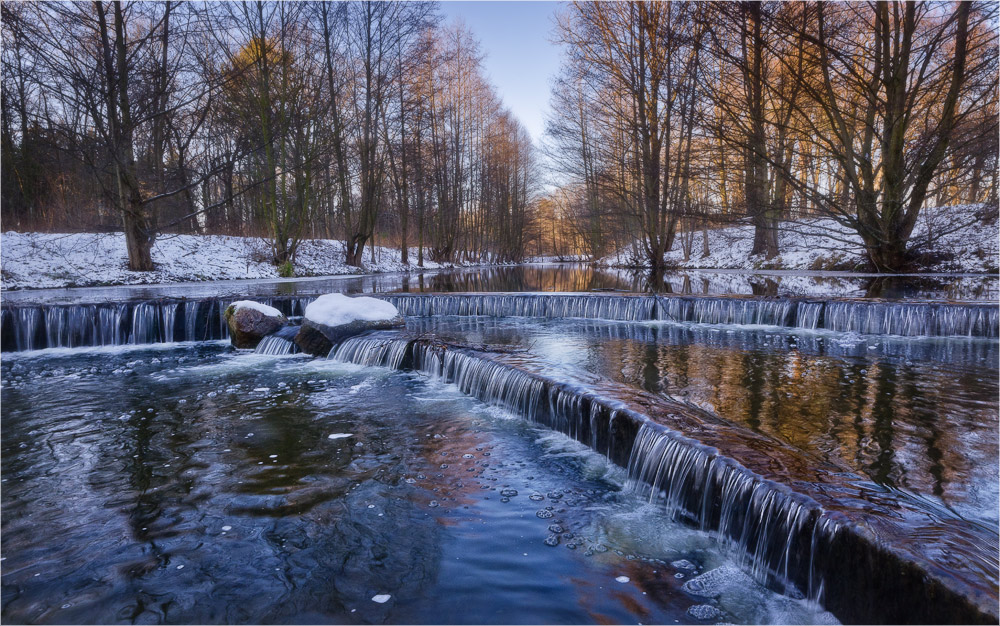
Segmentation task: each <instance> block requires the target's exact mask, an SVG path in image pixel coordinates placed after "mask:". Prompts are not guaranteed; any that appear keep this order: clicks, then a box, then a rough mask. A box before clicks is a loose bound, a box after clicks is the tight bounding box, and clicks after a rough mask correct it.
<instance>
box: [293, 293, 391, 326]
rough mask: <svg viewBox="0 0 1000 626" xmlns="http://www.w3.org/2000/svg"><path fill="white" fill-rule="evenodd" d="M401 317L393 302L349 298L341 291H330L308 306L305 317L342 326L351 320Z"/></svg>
mask: <svg viewBox="0 0 1000 626" xmlns="http://www.w3.org/2000/svg"><path fill="white" fill-rule="evenodd" d="M396 317H399V311H398V310H396V307H394V306H393V305H392V304H390V303H388V302H386V301H385V300H379V299H378V298H367V297H364V296H361V297H357V298H348V297H347V296H345V295H344V294H341V293H328V294H326V295H325V296H320V297H318V298H316V300H314V301H313V302H311V303H310V304H309V305H308V306H307V307H306V315H305V318H306V319H307V320H309V321H310V322H314V323H316V324H322V325H324V326H341V325H343V324H349V323H351V322H357V321H362V322H380V321H388V320H392V319H394V318H396Z"/></svg>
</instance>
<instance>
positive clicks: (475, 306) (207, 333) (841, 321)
mask: <svg viewBox="0 0 1000 626" xmlns="http://www.w3.org/2000/svg"><path fill="white" fill-rule="evenodd" d="M373 295H374V297H378V298H381V299H384V300H387V301H388V302H391V303H392V304H393V305H395V306H396V308H397V309H399V312H400V314H402V315H404V316H411V317H412V316H415V317H426V316H433V315H458V316H487V317H536V318H583V319H595V320H598V319H600V320H612V321H622V322H675V323H682V324H728V325H751V326H773V327H778V328H792V329H804V330H829V331H835V332H845V333H860V334H871V335H894V336H904V337H974V338H989V339H995V338H997V337H998V335H1000V332H998V328H1000V309H998V307H997V306H996V305H988V304H977V303H943V302H887V301H873V300H844V299H830V300H813V299H803V298H753V297H720V296H670V295H657V296H650V295H617V294H615V295H607V294H593V293H586V294H559V293H533V294H532V293H529V294H524V293H521V294H505V293H485V294H373ZM260 300H261V302H263V303H265V304H268V305H270V306H273V307H275V308H277V309H279V310H281V311H282V312H283V313H284V314H285V315H289V316H296V315H302V314H303V311H304V310H305V307H306V305H307V304H309V303H310V302H311V301H312V300H313V298H311V297H273V298H261V299H260ZM228 304H229V300H228V299H206V300H153V301H146V302H123V303H95V304H74V305H17V306H5V307H3V309H2V311H0V317H2V319H0V341H2V349H3V350H4V351H5V352H6V351H22V350H39V349H42V348H56V347H67V348H72V347H81V346H106V345H125V344H145V343H162V342H171V341H205V340H212V339H226V338H228V337H229V330H228V328H227V327H226V324H225V320H224V319H223V311H225V308H226V306H227V305H228Z"/></svg>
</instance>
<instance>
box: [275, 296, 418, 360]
mask: <svg viewBox="0 0 1000 626" xmlns="http://www.w3.org/2000/svg"><path fill="white" fill-rule="evenodd" d="M404 325H405V323H404V321H403V318H402V317H401V316H400V315H399V311H397V310H396V307H394V306H393V305H391V304H389V303H388V302H386V301H384V300H379V299H377V298H367V297H364V296H362V297H358V298H348V297H347V296H345V295H343V294H339V293H329V294H326V295H324V296H320V297H318V298H316V300H314V301H313V302H311V303H310V304H309V305H308V306H307V307H306V311H305V319H304V320H303V321H302V326H300V327H299V332H298V334H296V335H295V345H297V346H298V347H299V348H300V349H301V350H302V351H303V352H305V353H306V354H311V355H313V356H326V355H328V354H329V353H330V350H331V349H332V348H333V346H334V345H335V344H337V343H339V342H341V341H343V340H344V339H347V338H348V337H353V336H354V335H360V334H361V333H363V332H366V331H369V330H388V329H390V328H397V327H400V326H404Z"/></svg>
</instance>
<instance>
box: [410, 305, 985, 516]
mask: <svg viewBox="0 0 1000 626" xmlns="http://www.w3.org/2000/svg"><path fill="white" fill-rule="evenodd" d="M409 326H410V327H411V328H413V329H414V330H417V331H419V332H433V333H435V334H437V335H438V336H441V337H445V338H448V339H452V340H455V341H466V342H474V343H487V344H489V343H495V344H513V345H519V346H522V347H523V348H525V349H527V350H528V351H529V352H530V353H532V354H535V355H537V356H539V357H542V358H544V359H545V360H546V361H547V362H548V363H551V364H552V366H553V367H554V368H557V369H558V368H562V370H563V371H564V372H565V373H566V375H570V376H575V375H577V374H576V371H577V370H584V371H586V372H590V373H593V374H598V375H601V376H605V377H608V378H610V379H613V380H616V381H619V382H622V383H625V384H627V385H631V386H634V387H638V388H641V389H644V390H646V391H650V392H653V393H661V394H664V395H668V396H671V397H673V398H677V399H680V400H682V401H686V402H689V403H691V404H694V405H696V406H698V407H702V408H705V409H707V410H710V411H712V412H714V413H716V414H717V415H719V416H721V417H723V418H725V419H726V420H729V421H731V422H735V423H738V424H742V425H744V426H747V427H749V428H751V429H753V430H756V431H759V432H763V433H767V434H770V435H773V436H776V437H778V438H779V439H781V440H782V441H785V442H787V443H789V444H791V445H793V446H794V447H796V448H798V449H799V450H803V451H805V452H807V453H809V454H813V455H818V456H820V457H825V458H828V459H831V460H833V461H835V462H837V463H839V464H841V465H844V464H846V465H847V466H848V467H851V468H853V469H855V470H856V471H858V472H861V473H863V474H865V475H867V476H869V477H870V478H871V479H872V480H874V481H875V482H877V483H878V484H881V485H885V486H889V487H898V488H904V489H907V490H910V491H912V492H914V493H917V494H926V495H930V496H935V497H938V498H940V499H941V500H942V501H943V502H944V503H946V504H947V505H948V506H951V507H953V508H954V509H955V510H956V511H959V512H960V513H961V514H962V515H964V516H967V517H970V518H972V519H981V520H984V521H987V522H990V523H992V524H995V523H996V520H997V504H998V485H997V482H996V480H995V473H996V471H997V450H998V433H997V412H996V389H997V387H998V386H1000V372H998V369H997V367H996V364H997V358H998V352H997V350H998V347H997V344H996V342H994V341H984V340H962V339H957V340H951V339H948V340H903V339H899V338H889V337H884V338H871V337H868V338H865V337H855V338H845V337H843V336H840V335H837V334H833V333H827V334H822V333H789V332H782V331H776V330H774V331H761V330H759V329H758V330H748V329H742V330H741V329H739V328H736V327H728V328H727V327H709V326H701V327H699V326H697V325H667V324H647V325H635V324H616V323H607V322H597V321H584V320H549V321H527V320H521V321H517V320H499V319H488V318H462V319H459V318H436V319H429V320H411V321H410V322H409ZM991 476H992V477H991Z"/></svg>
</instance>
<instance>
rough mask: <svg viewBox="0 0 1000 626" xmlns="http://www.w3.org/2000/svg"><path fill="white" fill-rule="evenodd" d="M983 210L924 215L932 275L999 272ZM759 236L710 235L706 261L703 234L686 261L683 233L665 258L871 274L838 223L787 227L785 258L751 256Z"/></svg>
mask: <svg viewBox="0 0 1000 626" xmlns="http://www.w3.org/2000/svg"><path fill="white" fill-rule="evenodd" d="M981 210H982V206H981V205H958V206H949V207H940V208H937V209H928V210H926V211H924V213H923V215H922V216H921V217H920V219H919V221H918V223H917V226H916V228H915V230H914V233H913V239H914V240H915V241H919V240H921V239H926V238H927V233H928V231H930V233H931V234H932V235H933V236H934V237H935V240H934V242H933V243H932V244H931V245H930V246H929V247H928V248H927V250H926V252H927V258H928V263H927V265H926V267H925V268H924V269H925V270H926V271H932V272H955V273H990V272H994V273H995V272H996V271H997V268H998V265H1000V260H998V255H1000V244H998V239H1000V230H998V223H997V221H996V220H993V221H989V222H984V221H982V220H980V219H977V213H978V212H981ZM949 231H951V232H949ZM938 233H940V235H939V236H938ZM753 236H754V229H753V227H752V226H730V227H727V228H718V229H713V230H709V231H708V248H709V255H708V256H702V250H703V242H704V239H703V237H704V235H703V234H702V232H701V231H698V232H696V233H694V235H693V237H692V238H691V239H690V254H689V255H688V256H687V258H685V254H684V245H683V238H684V234H678V236H677V240H676V241H675V242H674V247H673V249H672V250H671V251H670V252H668V253H667V254H666V255H665V259H666V261H667V264H668V266H671V267H678V268H686V269H740V270H759V269H785V270H864V269H867V268H866V260H867V255H866V254H865V251H864V247H863V246H862V244H861V238H860V237H858V235H857V234H856V233H854V232H852V231H851V230H850V229H847V228H845V227H844V226H842V225H841V224H839V223H837V222H836V221H834V220H832V219H809V220H802V221H799V222H785V223H782V225H781V227H780V230H779V232H778V247H779V250H780V252H781V253H780V255H779V256H778V257H776V258H774V259H770V260H766V259H764V257H763V256H760V255H751V254H750V250H751V249H752V248H753ZM637 259H638V260H639V261H642V262H644V259H642V258H641V256H639V255H637V254H636V252H635V251H633V250H628V249H625V250H619V251H618V252H616V253H615V254H612V255H609V256H607V257H604V258H603V259H600V260H599V261H598V264H599V265H604V266H610V267H623V266H629V265H634V264H635V262H636V260H637Z"/></svg>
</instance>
